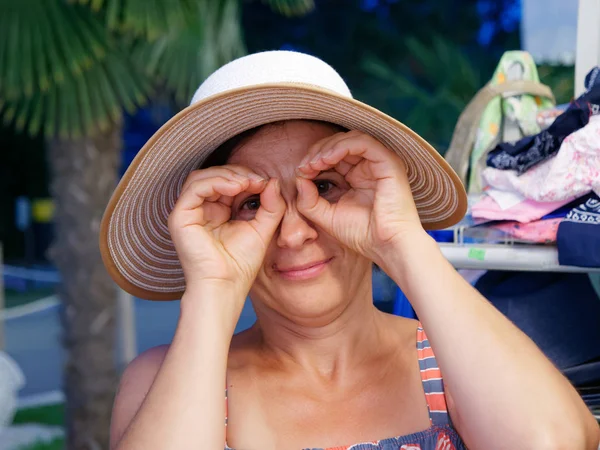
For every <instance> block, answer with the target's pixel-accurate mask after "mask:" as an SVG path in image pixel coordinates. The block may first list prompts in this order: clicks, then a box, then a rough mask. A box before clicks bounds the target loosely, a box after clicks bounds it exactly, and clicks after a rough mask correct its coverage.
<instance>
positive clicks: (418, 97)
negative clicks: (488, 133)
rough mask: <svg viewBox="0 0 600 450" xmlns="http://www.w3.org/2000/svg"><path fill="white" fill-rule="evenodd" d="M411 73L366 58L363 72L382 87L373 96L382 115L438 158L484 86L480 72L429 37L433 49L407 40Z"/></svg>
mask: <svg viewBox="0 0 600 450" xmlns="http://www.w3.org/2000/svg"><path fill="white" fill-rule="evenodd" d="M405 45H406V51H407V53H408V54H410V55H412V58H411V60H410V69H409V70H406V68H405V67H403V66H401V65H400V64H398V65H392V64H390V63H386V62H384V61H382V60H381V59H378V58H376V57H366V58H365V59H364V60H363V64H362V67H363V69H364V70H365V72H366V73H367V74H368V75H369V76H371V77H374V78H375V79H376V80H377V82H378V83H380V84H381V85H382V86H385V88H383V89H382V92H379V93H378V94H377V93H376V94H375V95H374V96H373V100H372V101H373V102H374V103H375V104H377V106H378V107H380V108H382V109H383V110H388V112H390V113H391V114H393V115H394V113H393V112H392V111H390V110H392V109H396V110H397V109H400V108H399V107H398V104H400V105H402V106H403V108H402V110H403V111H404V113H403V114H401V115H398V114H395V116H396V117H398V118H399V120H401V121H402V122H404V123H405V124H406V125H407V126H409V127H411V128H412V129H414V130H415V131H417V132H418V133H419V134H420V135H421V136H423V137H424V138H425V139H427V140H428V141H429V142H431V143H432V144H433V145H434V146H435V147H436V148H437V149H438V150H439V151H441V152H442V153H443V152H444V151H445V147H446V146H447V145H448V143H449V142H450V139H451V137H452V133H453V131H454V126H455V124H456V121H457V120H458V116H459V115H460V113H461V112H462V110H463V109H464V108H465V106H466V105H467V103H468V102H469V101H470V100H471V98H472V97H473V96H474V95H475V94H476V92H477V91H478V90H479V89H480V88H481V87H482V86H483V85H484V84H485V82H486V81H487V80H485V79H484V78H483V76H482V74H481V70H480V69H479V68H478V67H477V66H476V65H475V64H474V63H473V61H471V60H470V58H469V57H468V56H467V54H466V53H465V52H464V51H463V50H462V49H461V48H460V47H459V46H458V45H457V44H455V43H452V42H450V41H448V40H445V39H442V38H441V37H433V38H432V42H431V44H425V43H424V42H422V41H420V40H417V39H414V38H408V39H406V41H405Z"/></svg>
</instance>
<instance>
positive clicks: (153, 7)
mask: <svg viewBox="0 0 600 450" xmlns="http://www.w3.org/2000/svg"><path fill="white" fill-rule="evenodd" d="M213 1H214V2H215V3H218V2H217V1H216V0H213ZM69 2H70V3H80V4H82V5H86V6H88V7H89V8H91V10H92V11H94V12H96V13H100V14H101V15H102V16H103V17H104V19H105V21H106V25H107V26H108V28H109V29H110V30H112V31H119V32H128V33H132V34H133V35H134V36H136V37H140V38H143V39H146V40H149V41H153V40H155V39H157V38H158V37H159V36H161V35H163V34H165V33H168V32H169V31H171V30H174V29H177V28H179V27H181V26H182V25H183V24H184V23H185V22H186V20H187V18H188V17H189V14H190V13H191V12H193V11H194V9H195V7H196V6H195V5H196V3H197V1H196V0H69Z"/></svg>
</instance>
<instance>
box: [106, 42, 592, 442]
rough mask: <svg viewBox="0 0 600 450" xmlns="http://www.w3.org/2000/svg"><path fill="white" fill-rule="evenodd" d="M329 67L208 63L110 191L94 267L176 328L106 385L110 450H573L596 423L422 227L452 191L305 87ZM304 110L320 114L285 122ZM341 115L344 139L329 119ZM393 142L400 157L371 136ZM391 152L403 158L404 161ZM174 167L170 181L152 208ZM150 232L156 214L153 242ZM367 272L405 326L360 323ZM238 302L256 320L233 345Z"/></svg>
mask: <svg viewBox="0 0 600 450" xmlns="http://www.w3.org/2000/svg"><path fill="white" fill-rule="evenodd" d="M232 65H233V66H232ZM315 67H316V69H315ZM315 70H316V72H317V73H315ZM331 70H332V69H331V68H329V67H328V66H326V65H325V64H324V63H322V62H320V61H318V60H316V61H315V58H312V57H309V56H306V55H300V54H288V52H268V54H259V55H251V56H248V57H246V58H242V60H238V61H234V62H233V63H230V65H228V66H225V67H224V68H222V69H220V71H217V72H216V73H215V74H213V76H212V77H211V78H209V79H208V80H207V81H206V82H205V84H204V85H203V86H204V87H201V88H200V89H199V93H197V94H196V96H195V99H196V97H198V98H200V100H197V99H196V101H193V105H192V106H190V108H191V109H189V110H186V111H184V112H183V113H181V114H180V116H178V117H176V118H175V119H174V120H173V121H172V122H170V123H169V124H167V126H166V128H165V130H163V131H160V132H159V133H158V135H157V136H155V137H154V138H153V139H152V140H151V142H149V144H147V147H145V148H144V149H143V150H142V152H141V155H140V156H138V158H139V160H138V161H137V162H134V164H133V167H132V168H130V171H129V172H128V174H127V175H126V176H125V177H124V180H123V181H122V182H121V185H120V186H119V188H118V189H117V191H116V193H115V197H114V198H113V200H112V201H111V204H110V205H109V208H108V210H107V214H106V216H105V218H104V221H103V227H102V241H101V243H102V250H103V256H104V258H105V261H106V262H107V267H108V269H109V271H110V272H111V274H112V275H113V277H114V278H115V280H116V281H117V282H118V283H119V284H120V285H121V286H123V287H124V288H126V289H127V290H129V291H130V292H132V293H135V294H136V295H137V294H145V295H146V297H147V298H152V299H168V298H175V297H176V296H178V295H179V294H181V295H180V296H181V315H180V319H179V322H178V325H177V330H176V333H175V337H174V339H173V342H172V343H171V345H169V346H164V347H159V348H155V349H152V350H150V351H148V352H146V353H144V354H142V355H140V356H139V357H138V358H137V359H136V360H135V361H133V362H132V363H131V364H130V366H129V367H128V368H127V370H126V371H125V373H124V375H123V377H122V381H121V386H120V389H119V393H118V395H117V398H116V400H115V406H114V411H113V422H112V427H111V447H112V448H113V449H119V450H126V449H140V448H143V449H154V448H156V449H161V450H162V449H170V448H173V449H178V450H180V449H219V450H220V449H222V448H223V447H224V444H225V443H226V445H227V446H229V447H231V448H236V449H239V450H241V449H260V450H263V449H295V450H297V449H302V448H319V449H323V448H329V449H334V448H335V449H346V448H354V449H382V450H392V449H394V450H396V449H401V448H402V449H411V450H414V449H445V450H450V449H462V448H466V447H468V448H472V449H496V448H502V449H504V448H511V449H512V448H515V449H555V448H556V449H558V448H581V449H587V448H589V449H595V448H596V447H597V445H598V441H599V439H600V434H599V430H598V426H597V424H596V422H595V420H594V418H593V416H592V415H591V414H590V413H589V411H588V410H587V408H586V407H585V405H584V403H583V402H582V401H581V399H580V398H579V396H578V395H577V393H576V391H575V390H574V389H573V388H572V387H571V386H570V385H569V383H568V382H567V381H566V379H565V378H564V377H563V376H562V375H561V374H560V373H559V372H558V371H557V370H556V369H555V368H554V367H553V366H552V364H551V363H550V362H549V361H548V360H547V359H546V358H545V357H544V356H543V355H542V354H541V352H540V351H539V350H538V349H537V348H536V347H535V345H534V344H533V343H532V342H531V341H530V340H529V339H528V338H527V337H526V336H525V335H524V334H522V333H521V332H520V331H519V330H518V329H516V328H515V327H514V326H513V325H512V324H511V323H510V322H509V321H508V320H506V319H505V318H504V317H503V316H502V315H501V314H500V313H498V312H497V311H496V310H495V309H494V308H493V307H492V306H490V304H489V303H488V302H487V301H486V300H485V299H484V298H482V297H481V296H480V295H479V294H478V293H477V292H476V291H475V290H474V289H472V287H471V286H469V285H468V284H467V283H466V282H465V281H464V280H463V279H462V278H461V277H460V276H459V275H458V274H457V273H456V271H455V270H454V269H453V268H452V267H451V266H450V264H449V263H448V262H447V261H446V260H445V259H444V257H443V255H442V254H441V252H440V250H439V248H438V246H437V245H436V243H435V242H434V241H433V240H432V239H430V238H429V236H428V235H427V234H426V232H425V231H424V225H425V226H431V224H432V223H433V224H434V225H433V226H442V225H444V224H446V225H447V224H448V223H453V222H456V221H457V220H458V219H459V218H460V216H461V215H462V214H463V213H464V192H463V191H462V190H461V187H460V185H459V184H458V183H455V182H454V181H455V180H456V177H455V175H453V174H452V172H451V171H450V169H449V168H448V167H447V165H445V164H444V163H443V161H441V160H440V159H439V158H437V157H436V156H433V155H434V154H435V152H434V151H433V149H431V148H430V147H428V146H427V145H426V144H425V143H423V142H422V141H421V140H419V139H420V138H418V137H415V135H414V134H412V132H410V130H407V129H406V128H405V127H403V126H402V125H400V124H398V123H397V122H394V121H392V119H389V118H385V120H386V121H387V122H386V123H383V122H382V123H381V124H380V125H378V126H377V127H376V128H372V131H370V129H369V128H368V127H369V126H373V127H374V125H373V123H375V122H376V121H377V120H379V119H381V118H382V117H383V115H382V114H381V113H379V112H374V111H373V110H372V109H369V108H368V107H366V106H364V105H362V104H358V103H359V102H356V101H355V100H351V99H345V100H343V102H342V100H339V99H338V97H340V96H343V95H345V94H344V93H343V92H342V93H340V92H341V91H340V90H338V91H337V92H338V93H337V94H336V93H332V92H330V90H331V89H330V88H331V85H327V84H326V82H322V79H323V78H327V76H329V75H331V72H330V71H331ZM319 71H320V72H319ZM256 72H261V73H262V74H263V75H264V74H266V75H264V76H265V77H266V79H265V80H263V81H264V82H263V83H262V84H261V82H259V81H257V80H253V81H252V82H251V83H250V84H251V86H250V87H249V86H248V85H245V86H241V87H240V86H234V87H233V88H232V86H231V83H230V81H231V80H239V79H244V80H245V79H246V78H247V77H250V78H252V76H253V74H254V73H256ZM274 72H275V73H276V74H277V75H276V76H277V77H279V78H278V79H279V81H280V83H281V84H277V83H274V82H273V80H272V79H271V78H272V77H273V76H274V75H273V73H274ZM290 73H293V74H298V78H297V80H296V79H293V80H292V81H294V82H295V83H297V84H293V85H292V84H290V80H289V74H290ZM241 74H242V75H241ZM305 75H306V77H308V78H310V77H311V76H312V77H313V78H312V80H313V81H314V83H315V84H317V85H318V86H323V88H322V89H321V88H315V87H314V86H312V83H306V78H303V76H305ZM336 75H337V74H336ZM294 76H295V75H294ZM269 77H271V78H269ZM292 78H293V77H292ZM228 80H229V81H228ZM207 83H208V87H207ZM301 83H306V84H307V85H308V84H310V85H309V86H305V85H300V84H301ZM319 83H322V84H319ZM324 84H325V86H324ZM211 86H212V87H211ZM214 86H220V87H218V89H216V90H217V92H215V88H214ZM257 93H258V94H260V95H257ZM284 94H285V95H284ZM292 94H297V97H296V98H295V100H294V101H291V100H290V97H289V96H291V95H292ZM312 95H318V96H319V99H320V101H319V102H315V101H312V102H306V104H309V105H310V107H311V108H313V109H310V110H309V109H308V107H306V109H304V108H305V107H304V105H305V103H303V101H305V100H307V99H312V98H313V97H310V96H312ZM282 99H283V100H282ZM338 100H339V103H338V104H336V105H337V106H336V108H333V107H332V103H331V102H334V101H338ZM198 102H199V103H198ZM327 102H329V103H327ZM240 104H245V105H246V106H247V107H248V108H246V109H244V108H242V107H239V106H237V105H240ZM290 105H291V106H290ZM340 105H341V106H340ZM344 107H347V108H348V109H347V110H346V111H345V114H344V117H350V116H352V117H353V118H354V122H352V120H351V119H347V120H344V119H343V118H339V117H338V118H336V117H337V116H335V112H334V109H335V111H337V110H338V108H344ZM211 108H212V109H211ZM235 108H237V109H235ZM351 108H354V109H351ZM207 110H209V114H206V112H207ZM300 110H301V111H302V112H301V113H298V112H297V111H300ZM219 111H222V112H223V115H222V116H219V118H218V119H214V117H215V114H217V113H218V112H219ZM225 111H226V113H225ZM273 111H277V113H274V112H273ZM282 111H288V112H289V111H291V113H289V114H288V116H285V114H280V113H281V112H282ZM315 111H321V112H320V113H318V114H317V113H316V112H315ZM238 112H240V114H239V115H238ZM369 114H371V116H368V115H369ZM282 115H283V116H284V117H283V120H276V119H277V118H278V117H279V118H280V117H281V116H282ZM199 117H200V118H199ZM249 117H254V119H256V120H254V119H253V120H254V121H253V120H250V118H249ZM238 118H239V120H240V121H246V122H244V125H239V124H238V122H237V120H238ZM328 118H330V119H331V120H326V119H328ZM308 119H310V120H308ZM313 119H318V120H317V121H315V120H313ZM333 119H335V120H333ZM367 119H369V120H367ZM194 120H196V122H195V123H196V125H190V124H192V123H194V122H193V121H194ZM207 120H214V121H215V122H214V123H213V124H212V125H207V124H206V121H207ZM217 123H218V124H220V127H221V128H223V127H224V128H227V127H229V132H228V133H224V134H223V135H222V136H220V137H219V138H216V137H215V138H214V139H213V138H209V137H208V136H207V135H202V136H201V137H199V138H197V139H198V141H197V142H200V141H202V142H208V141H210V145H209V144H206V145H205V147H203V148H202V149H200V150H199V149H198V147H197V145H196V144H194V143H191V142H188V141H189V140H190V139H193V138H194V136H198V135H199V134H202V133H205V132H206V133H209V132H215V133H216V132H217V131H214V130H217V129H219V130H221V128H219V127H218V126H216V124H217ZM251 123H252V124H253V125H254V126H252V127H250V126H249V125H250V124H251ZM333 123H335V124H336V125H334V124H333ZM231 124H236V125H231ZM353 124H355V125H356V126H354V127H353V126H352V125H353ZM196 126H198V127H202V129H201V130H199V129H197V128H195V127H196ZM340 126H341V127H344V128H340ZM185 127H187V128H185ZM352 128H356V129H354V130H353V131H346V130H345V129H352ZM360 128H363V131H359V129H360ZM236 129H237V132H235V133H234V131H235V130H236ZM244 130H249V131H244ZM365 130H369V131H370V132H369V134H367V133H366V132H365ZM382 130H384V131H385V133H384V132H383V131H382ZM394 130H395V132H397V133H400V134H398V136H401V137H403V140H402V139H396V140H394V139H392V138H391V137H390V136H392V134H391V133H392V132H393V131H394ZM378 133H379V135H378ZM386 133H387V134H386ZM234 135H237V137H233V136H234ZM376 137H377V138H376ZM231 138H233V139H231ZM186 139H187V140H188V141H186ZM410 139H413V140H412V141H410ZM385 140H387V144H386V145H384V143H383V142H382V141H385ZM181 142H187V143H186V144H185V146H184V147H185V151H183V150H182V151H181V152H179V153H177V152H178V151H179V150H174V147H177V148H179V147H181V146H182V145H183V144H181ZM410 142H413V143H414V142H416V143H417V144H418V145H417V144H415V146H413V147H412V148H411V152H412V153H410V154H409V153H408V151H407V150H406V149H407V148H409V147H410V146H409V145H408V144H407V143H410ZM398 143H400V144H402V145H397V144H398ZM198 145H199V144H198ZM181 148H183V147H181ZM215 148H217V150H216V151H215ZM425 151H426V152H429V153H419V154H420V155H421V156H420V157H419V158H414V154H415V153H418V152H425ZM165 152H167V154H168V156H166V157H164V158H163V159H162V161H159V160H158V158H161V156H160V155H163V154H164V153H165ZM169 152H170V153H169ZM197 152H200V153H202V156H201V157H200V158H192V157H189V155H190V154H196V153H197ZM211 153H212V155H211ZM184 155H188V159H187V160H186V157H184ZM209 155H210V157H209ZM411 155H412V156H411ZM207 157H209V159H207ZM427 158H429V159H427ZM174 161H185V163H184V162H182V163H181V164H180V165H179V166H177V164H176V163H175V162H174ZM426 161H429V162H426ZM198 162H200V164H198ZM194 164H195V167H199V166H200V165H201V166H202V167H203V168H202V169H200V170H191V168H193V167H194ZM426 164H428V165H426ZM184 166H185V167H186V168H188V170H187V172H186V171H185V170H183V169H182V167H184ZM159 167H160V168H162V169H163V170H159V169H158V168H159ZM170 171H171V172H170ZM177 171H179V172H181V174H185V175H181V174H180V175H179V176H180V177H182V176H183V177H184V178H185V183H179V184H177V183H175V184H176V185H177V189H175V191H176V193H175V194H173V193H171V194H169V195H165V194H162V196H163V197H164V198H166V200H165V199H164V198H163V197H161V198H163V200H161V198H157V195H159V194H156V195H155V194H154V193H153V192H157V193H158V192H161V191H160V189H163V190H164V189H166V187H165V184H164V183H166V182H167V180H170V179H173V177H175V175H174V174H175V173H176V172H177ZM143 173H145V174H147V175H144V176H142V175H140V174H143ZM165 173H166V175H165ZM444 176H447V177H448V178H447V179H451V180H452V183H453V184H450V185H448V184H444V179H445V178H444ZM160 177H164V178H160ZM180 179H181V182H183V178H180ZM161 180H162V181H161ZM436 181H437V184H436ZM423 186H428V188H427V189H430V190H429V191H428V192H429V194H428V196H424V195H421V192H423V191H422V189H425V188H424V187H423ZM443 186H446V188H443ZM448 186H450V187H448ZM151 189H156V191H152V192H149V191H150V190H151ZM443 189H446V190H445V191H443ZM440 191H443V192H444V195H442V196H440V195H437V196H436V193H437V194H439V192H440ZM169 198H170V199H171V200H172V201H173V203H174V205H169V202H168V199H169ZM432 198H434V199H435V200H431V199H432ZM448 198H454V200H455V201H452V202H450V203H448V202H447V199H448ZM175 200H176V201H175ZM415 201H416V202H415ZM445 201H446V203H444V202H445ZM136 202H137V203H136ZM144 202H147V203H144ZM150 202H153V203H150ZM146 204H147V205H148V206H144V205H146ZM156 204H158V205H156ZM442 204H445V205H451V208H450V207H444V208H440V207H439V205H442ZM123 205H130V206H128V207H126V206H123ZM154 205H156V206H154ZM128 208H129V209H128ZM152 208H154V209H152ZM446 209H451V211H449V212H448V211H445V210H446ZM127 211H132V212H131V213H127ZM161 211H162V213H161ZM128 214H131V215H130V216H128ZM161 214H163V215H162V216H161ZM152 215H154V216H156V217H168V234H167V233H164V232H162V231H161V228H160V223H162V222H161V221H160V220H159V219H156V221H155V222H152V220H154V219H151V218H149V217H150V216H152ZM127 217H130V220H129V221H128V220H126V218H127ZM161 220H162V219H161ZM436 221H437V222H436ZM136 223H137V224H139V223H141V224H143V226H138V225H136ZM128 227H129V228H128ZM136 227H137V228H136ZM163 231H164V230H163ZM124 233H129V235H126V234H124ZM119 236H122V238H120V237H119ZM119 239H120V240H119ZM143 239H146V241H145V242H147V243H148V244H147V245H148V247H147V248H145V247H144V245H139V244H138V242H142V241H143ZM161 239H162V240H163V241H161ZM168 239H170V240H172V244H173V246H174V249H176V259H177V264H180V265H181V270H182V273H183V277H184V278H185V284H184V287H183V290H182V292H181V293H179V292H176V290H177V288H176V287H173V288H172V289H171V290H170V291H168V290H167V289H166V288H165V289H164V290H163V291H161V287H162V286H167V284H168V283H169V281H170V280H171V279H173V278H175V277H176V276H177V272H175V271H170V269H169V267H170V266H169V261H170V260H169V259H168V255H169V253H168V251H164V253H163V256H161V257H157V256H156V255H157V254H158V253H157V252H159V251H160V249H161V248H162V247H164V245H163V244H161V242H168V241H167V240H168ZM127 245H129V247H127ZM136 245H137V247H136ZM161 246H162V247H161ZM121 248H122V249H123V250H122V251H121V250H119V249H121ZM136 255H142V256H143V258H142V257H138V256H136ZM373 263H375V264H377V265H378V266H379V267H381V268H382V269H383V270H385V271H386V272H387V273H388V274H389V275H390V277H391V278H392V279H393V280H394V281H395V282H396V283H397V284H398V285H399V286H400V288H401V289H402V291H403V292H404V293H405V294H406V295H407V297H408V298H409V299H410V301H411V303H412V305H413V307H414V308H415V310H416V312H417V314H418V316H419V318H420V321H421V323H422V328H421V325H420V323H417V322H416V321H412V320H408V319H404V318H399V317H395V316H391V315H387V314H384V313H382V312H379V311H378V310H377V309H376V308H374V307H373V299H372V294H371V289H372V288H371V267H372V264H373ZM160 276H162V277H163V281H162V282H161V283H155V284H152V283H153V279H158V278H160ZM167 287H168V286H167ZM248 294H249V295H250V298H251V300H252V302H253V306H254V309H255V311H256V316H257V322H256V323H255V325H254V326H253V327H252V328H250V329H249V330H247V331H244V332H242V333H240V334H237V335H235V336H233V332H234V328H235V325H236V322H237V319H238V318H239V315H240V312H241V309H242V306H243V304H244V301H245V298H246V296H247V295H248ZM423 328H424V329H425V330H427V335H428V337H429V339H428V338H427V336H426V335H425V332H424V331H423ZM434 352H435V358H434ZM438 363H439V366H438ZM440 369H441V373H442V374H443V382H442V377H441V373H440ZM225 386H226V387H227V391H226V392H227V399H226V401H224V400H225V399H224V395H223V394H224V390H223V388H224V387H225ZM224 420H225V423H226V427H225V430H226V431H224Z"/></svg>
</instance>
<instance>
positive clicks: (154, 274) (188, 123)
mask: <svg viewBox="0 0 600 450" xmlns="http://www.w3.org/2000/svg"><path fill="white" fill-rule="evenodd" d="M291 119H312V120H320V121H325V122H331V123H334V124H338V125H341V126H342V127H345V128H347V129H354V130H360V131H363V132H365V133H368V134H370V135H372V136H374V137H375V138H376V139H378V140H379V141H380V142H382V143H383V144H384V145H385V146H387V147H388V148H389V149H391V150H393V151H394V152H396V153H397V154H399V155H400V156H401V157H402V158H403V159H404V161H405V163H406V165H407V167H408V176H409V180H410V184H411V188H412V192H413V196H414V198H415V202H416V204H417V208H418V211H419V215H420V217H421V221H422V223H423V226H424V227H425V228H426V229H440V228H445V227H448V226H451V225H453V224H455V223H456V222H458V221H459V220H460V219H461V218H462V216H463V215H464V213H465V211H466V194H465V191H464V188H463V186H462V184H461V182H460V180H459V178H458V177H457V176H456V174H455V173H454V171H453V170H452V169H451V168H450V166H449V165H448V164H447V163H446V162H445V161H444V160H443V158H442V157H441V156H440V155H439V154H438V153H437V152H436V151H435V150H434V149H433V148H432V147H431V146H430V145H429V144H428V143H427V142H425V140H423V139H422V138H421V137H420V136H418V135H417V134H416V133H415V132H413V131H412V130H410V129H409V128H407V127H406V126H405V125H403V124H401V123H400V122H398V121H396V120H394V119H393V118H391V117H389V116H387V115H386V114H384V113H382V112H381V111H378V110H376V109H374V108H372V107H370V106H368V105H366V104H364V103H361V102H359V101H357V100H354V99H353V98H352V95H351V94H350V91H349V89H348V87H347V86H346V84H345V83H344V80H342V78H341V77H340V76H339V75H338V74H337V72H336V71H335V70H334V69H333V68H331V67H330V66H329V65H327V64H326V63H324V62H323V61H321V60H319V59H317V58H315V57H313V56H309V55H306V54H302V53H296V52H287V51H270V52H263V53H256V54H253V55H249V56H245V57H242V58H239V59H237V60H235V61H232V62H231V63H229V64H227V65H225V66H223V67H221V68H220V69H219V70H217V71H216V72H215V73H213V74H212V75H211V76H210V77H208V78H207V79H206V80H205V81H204V83H202V85H201V86H200V87H199V88H198V90H197V91H196V93H195V95H194V98H193V99H192V102H191V104H190V106H188V107H187V108H185V109H184V110H183V111H181V112H180V113H179V114H177V115H176V116H175V117H173V118H172V119H171V120H169V122H167V123H166V124H165V125H164V126H163V127H162V128H160V130H158V131H157V132H156V134H154V136H152V138H151V139H150V140H149V141H148V142H147V143H146V145H144V147H143V148H142V149H141V150H140V152H139V153H138V155H137V156H136V157H135V159H134V160H133V162H132V163H131V165H130V167H129V169H128V170H127V172H126V173H125V175H124V176H123V178H122V179H121V182H120V183H119V185H118V187H117V189H116V190H115V192H114V194H113V196H112V198H111V200H110V202H109V204H108V207H107V209H106V212H105V214H104V217H103V220H102V226H101V232H100V250H101V253H102V258H103V261H104V264H105V265H106V267H107V269H108V271H109V273H110V275H111V277H112V278H113V279H114V280H115V281H116V282H117V284H118V285H119V286H121V287H122V288H123V289H124V290H125V291H127V292H129V293H131V294H133V295H135V296H137V297H140V298H145V299H149V300H173V299H179V298H181V296H182V294H183V292H184V290H185V280H184V277H183V271H182V269H181V265H180V264H179V260H178V258H177V253H176V252H175V248H174V246H173V243H172V241H171V238H170V236H169V230H168V227H167V218H168V216H169V213H170V212H171V210H172V208H173V206H174V204H175V201H176V200H177V197H178V195H179V192H180V189H181V186H182V185H183V183H184V181H185V179H186V177H187V176H188V174H189V173H190V172H192V171H193V170H195V169H197V168H198V167H199V166H200V165H201V164H202V162H203V161H204V160H205V159H206V158H207V156H208V155H209V154H210V153H211V152H213V151H214V150H215V149H217V148H218V147H219V146H220V145H221V144H223V143H224V142H226V141H227V140H229V139H230V138H232V137H233V136H235V135H237V134H239V133H241V132H243V131H245V130H248V129H250V128H254V127H256V126H259V125H263V124H267V123H270V122H276V121H282V120H291Z"/></svg>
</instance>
